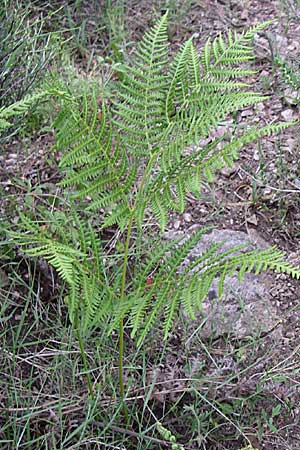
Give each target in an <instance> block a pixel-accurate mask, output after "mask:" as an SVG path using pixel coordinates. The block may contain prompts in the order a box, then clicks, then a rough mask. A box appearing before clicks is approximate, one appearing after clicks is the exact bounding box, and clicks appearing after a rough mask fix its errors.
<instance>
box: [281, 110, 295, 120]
mask: <svg viewBox="0 0 300 450" xmlns="http://www.w3.org/2000/svg"><path fill="white" fill-rule="evenodd" d="M281 116H282V117H283V119H284V120H286V121H287V122H289V121H293V120H294V111H293V110H292V109H285V110H284V111H282V113H281Z"/></svg>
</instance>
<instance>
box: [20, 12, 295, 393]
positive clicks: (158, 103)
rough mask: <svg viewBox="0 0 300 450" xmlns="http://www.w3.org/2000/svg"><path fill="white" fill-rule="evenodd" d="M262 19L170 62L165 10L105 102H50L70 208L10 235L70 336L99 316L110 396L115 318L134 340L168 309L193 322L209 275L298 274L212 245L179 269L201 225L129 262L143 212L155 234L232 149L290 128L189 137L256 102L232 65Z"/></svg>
mask: <svg viewBox="0 0 300 450" xmlns="http://www.w3.org/2000/svg"><path fill="white" fill-rule="evenodd" d="M267 25H268V22H266V23H264V24H261V25H258V26H256V27H253V28H252V29H250V30H248V31H246V32H244V33H242V34H240V35H237V34H236V33H235V32H234V33H233V32H229V33H228V34H227V36H225V37H222V36H221V35H220V36H219V37H217V38H216V39H214V40H213V41H212V42H211V41H210V40H208V41H207V43H206V45H205V47H204V49H203V51H202V53H201V54H200V55H199V54H198V52H197V50H196V48H195V46H194V44H193V41H192V39H189V40H188V41H187V42H186V43H185V44H183V45H182V47H181V48H180V49H179V51H178V53H177V55H176V56H175V57H174V59H173V61H171V62H170V57H169V52H168V42H167V14H166V15H164V16H163V17H162V18H161V20H160V21H159V22H158V23H157V24H156V25H155V26H154V27H153V28H152V29H151V30H149V31H148V32H147V33H146V34H145V36H144V38H143V39H142V41H141V43H140V44H139V46H138V47H137V50H136V51H135V54H134V57H133V59H132V62H131V63H130V64H129V65H124V66H123V67H122V68H121V69H120V70H121V71H122V77H120V78H121V80H120V81H119V82H118V83H116V85H115V90H114V96H113V98H112V99H111V103H110V106H107V105H106V104H105V102H103V103H102V104H101V105H100V106H99V102H97V100H96V97H95V96H93V95H87V94H83V95H82V98H80V99H76V98H75V99H70V98H67V97H66V98H64V99H63V101H62V104H63V107H62V110H61V112H60V114H59V116H58V118H57V120H56V122H55V128H56V148H57V149H59V150H60V151H61V153H62V158H61V161H60V167H61V170H62V173H63V179H62V181H61V186H62V188H63V189H64V190H65V192H66V196H67V198H68V202H69V205H70V208H69V210H68V211H65V212H62V211H61V212H56V213H51V214H48V215H47V216H46V217H44V219H42V220H43V221H44V223H46V224H47V226H46V227H43V226H39V225H38V224H37V223H35V222H34V221H33V220H30V219H28V217H26V216H24V215H21V216H20V219H21V220H20V224H19V230H18V231H14V232H12V233H11V235H12V237H13V239H14V242H15V243H16V244H18V245H20V246H22V248H23V249H24V252H25V253H27V254H28V255H30V256H34V257H43V258H45V259H47V261H48V262H49V263H50V264H52V265H53V266H54V267H55V268H56V269H57V271H58V273H59V274H60V276H61V278H62V279H63V280H64V281H65V282H66V284H67V286H68V294H67V305H68V308H69V316H70V320H71V322H72V323H73V324H74V323H75V320H78V323H79V324H80V327H81V331H82V332H84V330H87V329H88V328H90V327H91V326H94V325H97V324H99V323H100V322H101V321H103V320H104V319H105V321H107V320H108V321H109V327H108V329H109V331H110V332H111V331H112V330H114V329H118V330H119V337H120V342H119V356H120V357H119V376H120V390H121V395H122V396H123V395H124V384H123V368H122V360H123V351H124V350H123V346H124V343H123V331H124V320H125V319H126V320H128V322H127V323H128V326H129V327H130V329H131V336H132V338H135V337H137V340H138V343H139V344H140V343H142V341H143V339H144V338H145V336H146V334H147V333H148V332H149V331H150V330H151V328H152V326H153V324H154V323H155V321H156V319H157V318H158V317H161V316H162V315H163V317H164V320H163V329H164V337H165V338H167V336H168V333H169V330H170V329H171V327H172V323H173V320H174V317H175V313H176V311H177V310H178V308H179V307H180V305H182V307H183V308H184V309H185V311H186V312H187V314H188V315H189V317H190V318H191V319H195V317H196V312H197V311H199V310H201V303H202V301H203V299H204V298H205V296H206V295H207V293H208V290H209V288H210V286H211V284H212V282H213V280H214V279H215V278H216V277H217V278H218V279H219V281H218V286H219V295H220V296H221V295H222V293H223V287H224V280H225V277H226V276H227V275H231V274H232V273H233V272H237V273H238V275H239V278H240V279H242V278H243V276H244V275H245V274H246V273H249V272H252V271H254V272H255V273H257V274H258V273H260V272H262V271H265V270H268V269H272V270H276V271H278V272H283V273H288V274H290V275H291V276H293V277H296V278H299V277H300V269H299V268H293V267H291V266H290V265H289V264H288V263H287V262H285V260H284V255H283V253H282V252H280V251H279V250H277V249H276V248H270V249H268V250H263V251H246V252H241V251H240V250H241V249H240V248H233V249H231V250H230V251H226V252H220V245H218V244H214V245H212V246H211V247H210V248H209V249H208V250H206V251H205V252H204V253H203V254H202V255H201V256H199V257H198V258H197V259H196V260H194V261H193V263H191V264H190V265H188V266H185V268H184V270H179V269H182V265H183V262H184V261H186V258H187V256H188V255H189V253H190V252H191V251H192V249H193V248H194V246H195V245H196V244H197V242H198V241H199V240H200V239H201V237H202V236H203V234H204V233H207V232H209V230H210V229H209V228H202V229H201V230H200V231H197V232H196V233H194V234H193V235H192V236H191V237H190V238H188V239H185V240H183V241H182V242H179V241H176V242H170V243H167V244H163V245H160V246H159V248H158V249H156V250H155V251H154V252H152V254H151V255H150V256H149V255H141V256H140V258H137V257H135V258H130V254H132V253H134V251H135V249H136V246H137V242H138V240H140V239H141V237H142V236H143V225H144V224H145V222H146V221H147V217H149V215H151V211H152V213H153V215H154V216H155V218H156V219H157V222H158V224H159V226H160V228H161V230H162V231H163V230H164V229H165V227H166V225H167V222H168V216H169V213H170V211H172V210H173V211H178V212H183V211H184V209H185V204H186V194H187V193H188V192H193V193H194V194H195V195H199V194H200V191H201V183H202V180H204V179H206V180H208V181H212V180H213V177H214V173H215V172H216V170H218V169H220V168H222V167H224V166H230V165H232V164H233V162H234V161H235V160H236V159H237V158H238V153H239V150H240V149H241V148H242V147H243V146H244V145H247V144H249V143H251V142H254V141H255V140H258V139H260V138H262V137H264V136H268V135H270V134H271V133H277V132H280V131H281V130H283V129H284V128H286V127H289V126H291V125H293V123H280V124H275V125H267V126H265V127H263V128H249V129H247V130H246V131H244V132H243V133H242V134H237V135H234V136H232V137H231V140H230V141H229V142H228V140H227V141H226V142H225V143H223V141H222V139H220V138H219V139H212V140H211V141H210V142H209V143H208V144H206V145H200V144H199V142H200V140H201V138H206V137H208V136H210V132H211V130H212V129H213V128H215V127H216V126H218V124H219V123H220V121H222V120H224V119H225V118H227V117H228V116H229V115H230V114H231V113H233V112H236V111H238V110H240V109H241V108H244V107H246V106H249V105H253V104H255V103H257V102H261V101H263V100H264V99H265V97H264V96H262V95H260V94H258V93H256V92H253V91H252V90H251V89H250V86H249V85H248V84H247V83H245V82H241V81H240V80H241V79H242V78H245V77H247V76H248V75H251V74H252V73H253V72H252V70H250V69H249V68H247V67H246V68H245V67H244V65H245V63H247V62H249V61H251V60H252V59H253V48H252V41H253V37H254V35H255V33H257V32H259V31H261V30H262V29H264V28H265V27H266V26H267ZM99 107H100V108H101V111H100V112H99ZM202 140H203V139H202ZM188 146H189V147H190V146H193V150H187V149H188ZM99 212H100V219H101V220H99ZM92 224H96V225H92ZM112 225H113V226H114V227H115V228H116V229H118V230H119V232H120V233H121V234H123V236H124V238H123V244H124V245H123V251H122V254H120V252H118V254H116V255H115V259H114V264H113V267H112V265H111V264H110V263H109V258H106V255H105V249H104V243H103V241H102V239H101V235H102V233H103V230H105V229H106V228H109V227H111V226H112ZM129 268H130V270H129ZM149 274H151V283H148V284H147V279H148V277H149Z"/></svg>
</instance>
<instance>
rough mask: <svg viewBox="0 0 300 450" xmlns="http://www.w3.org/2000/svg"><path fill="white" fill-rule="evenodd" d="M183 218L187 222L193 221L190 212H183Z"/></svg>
mask: <svg viewBox="0 0 300 450" xmlns="http://www.w3.org/2000/svg"><path fill="white" fill-rule="evenodd" d="M183 220H184V221H185V222H187V223H190V222H191V221H192V216H191V214H189V213H185V214H183Z"/></svg>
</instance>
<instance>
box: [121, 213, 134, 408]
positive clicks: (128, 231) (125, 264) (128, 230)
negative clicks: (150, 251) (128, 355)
mask: <svg viewBox="0 0 300 450" xmlns="http://www.w3.org/2000/svg"><path fill="white" fill-rule="evenodd" d="M133 217H134V214H133V211H132V212H131V215H130V219H129V222H128V228H127V236H126V241H125V249H124V259H123V270H122V281H121V293H120V301H121V302H122V301H124V297H125V287H126V273H127V264H128V252H129V243H130V237H131V231H132V224H133ZM123 355H124V320H123V319H121V320H120V324H119V385H120V396H121V399H122V400H124V394H125V388H124V373H123V372H124V370H123ZM126 411H127V410H125V409H124V412H125V416H126Z"/></svg>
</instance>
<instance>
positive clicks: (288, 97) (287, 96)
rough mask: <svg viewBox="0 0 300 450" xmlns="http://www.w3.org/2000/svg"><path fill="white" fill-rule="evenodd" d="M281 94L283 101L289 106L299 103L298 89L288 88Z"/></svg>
mask: <svg viewBox="0 0 300 450" xmlns="http://www.w3.org/2000/svg"><path fill="white" fill-rule="evenodd" d="M283 94H284V97H283V98H284V101H285V103H286V104H287V105H289V106H292V105H297V103H299V101H300V98H299V93H298V91H293V90H292V89H290V88H288V89H286V90H285V91H284V93H283Z"/></svg>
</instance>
